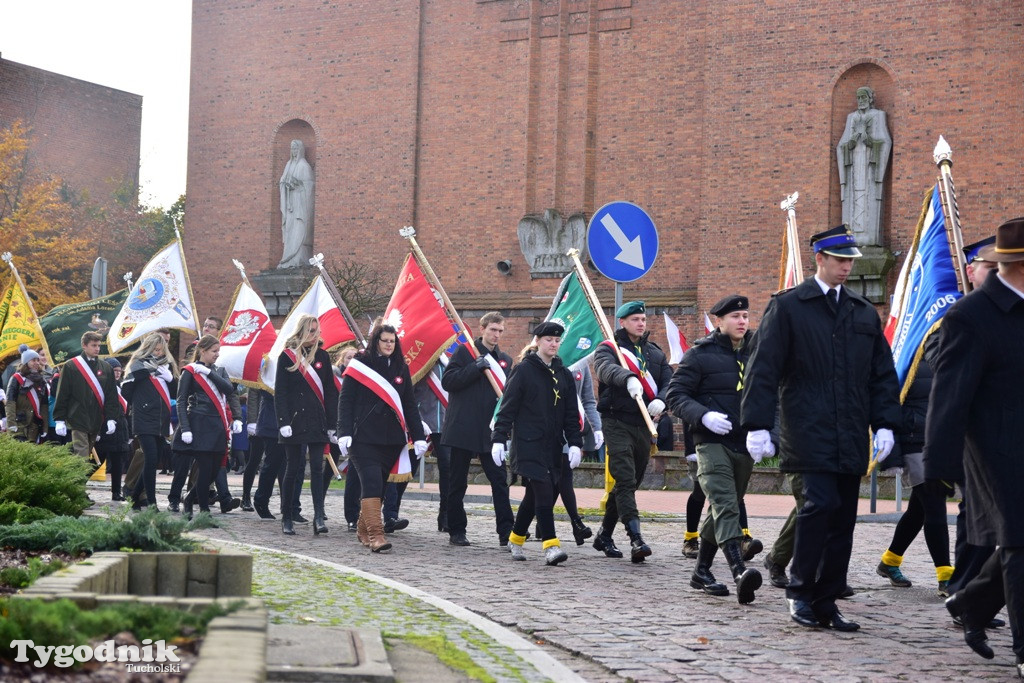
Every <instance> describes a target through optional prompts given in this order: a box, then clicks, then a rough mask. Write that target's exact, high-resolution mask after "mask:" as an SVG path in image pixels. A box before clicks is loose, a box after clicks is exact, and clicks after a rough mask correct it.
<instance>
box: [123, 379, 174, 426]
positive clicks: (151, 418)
mask: <svg viewBox="0 0 1024 683" xmlns="http://www.w3.org/2000/svg"><path fill="white" fill-rule="evenodd" d="M130 370H131V374H130V375H129V376H130V377H131V380H130V381H127V382H124V383H123V384H122V385H121V389H122V393H123V394H124V400H125V401H127V402H128V407H129V414H130V415H131V430H132V434H133V435H135V436H138V435H140V434H152V435H155V436H160V437H165V436H167V435H168V434H169V433H170V428H171V409H170V408H169V407H168V406H167V404H166V403H164V400H163V398H161V396H160V392H159V391H158V390H157V388H156V387H155V386H153V381H152V380H151V379H150V377H155V376H156V372H154V371H152V370H148V369H146V368H144V367H142V366H141V364H132V366H131V368H130ZM177 391H178V385H177V380H171V382H170V383H169V385H168V395H169V396H174V395H176V394H177Z"/></svg>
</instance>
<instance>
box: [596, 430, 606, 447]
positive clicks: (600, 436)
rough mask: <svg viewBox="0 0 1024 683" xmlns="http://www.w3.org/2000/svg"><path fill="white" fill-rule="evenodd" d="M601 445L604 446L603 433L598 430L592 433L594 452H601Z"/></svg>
mask: <svg viewBox="0 0 1024 683" xmlns="http://www.w3.org/2000/svg"><path fill="white" fill-rule="evenodd" d="M603 445H604V432H602V431H601V430H600V429H598V430H597V431H596V432H594V450H595V451H599V450H601V446H603Z"/></svg>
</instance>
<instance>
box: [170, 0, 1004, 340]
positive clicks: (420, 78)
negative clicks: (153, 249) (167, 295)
mask: <svg viewBox="0 0 1024 683" xmlns="http://www.w3.org/2000/svg"><path fill="white" fill-rule="evenodd" d="M1022 23H1024V5H1022V4H1021V3H1019V2H1004V1H1002V0H987V1H980V2H973V3H958V2H950V1H948V0H947V1H943V2H940V1H928V0H924V1H916V2H907V1H903V0H895V1H893V0H887V1H884V2H883V1H880V0H863V1H861V2H856V3H853V2H845V1H840V0H831V1H829V2H816V3H807V2H794V1H784V2H775V3H765V2H760V1H758V2H715V1H712V0H689V1H687V2H662V1H660V0H658V1H655V0H421V1H420V2H380V1H379V0H363V1H362V2H358V1H352V2H344V3H325V2H320V1H319V0H316V1H314V0H290V1H289V2H285V3H245V4H235V3H225V2H215V1H214V0H194V3H193V43H192V92H191V112H190V134H189V173H188V191H187V196H188V204H187V209H186V211H187V216H188V218H187V220H188V230H187V237H186V246H187V250H188V257H189V268H190V271H191V274H192V279H193V285H194V288H195V290H196V294H197V296H198V299H199V305H200V310H202V311H210V310H217V311H220V310H223V309H224V308H226V306H227V304H228V301H229V296H230V292H231V290H232V288H233V287H234V285H235V283H236V282H237V274H236V271H235V270H234V268H232V266H231V262H230V259H231V258H232V257H236V258H241V259H243V260H244V261H245V262H246V265H247V267H248V268H249V271H250V272H256V271H259V270H263V269H266V268H270V267H272V266H273V265H276V263H277V260H278V258H279V256H280V249H281V246H280V227H279V226H280V215H279V213H278V206H277V181H278V178H279V177H280V174H281V171H282V168H283V160H284V158H286V155H287V145H288V142H289V139H290V136H289V135H288V134H283V131H286V130H287V129H288V128H291V129H293V130H303V124H302V122H305V124H308V126H306V127H305V129H306V130H307V131H308V135H309V138H310V139H306V138H305V137H304V138H303V139H304V141H305V142H306V144H307V148H308V149H309V150H311V153H310V155H309V157H308V158H309V160H310V162H311V163H313V164H314V165H315V169H316V173H317V188H316V219H315V225H316V250H317V251H323V252H324V253H325V254H326V255H327V256H328V257H331V256H336V257H344V258H350V259H351V258H358V259H365V260H366V261H367V262H370V263H372V264H374V265H375V266H376V267H379V268H381V269H384V270H387V271H388V272H394V273H396V274H397V272H398V269H399V267H400V264H401V262H402V257H403V255H404V253H405V251H406V244H405V243H404V242H403V240H402V239H401V238H400V237H399V236H398V229H399V228H400V227H402V226H404V225H410V224H411V225H415V226H416V228H417V230H418V232H419V237H420V243H421V245H422V246H423V248H424V251H425V252H426V253H427V255H428V256H429V258H430V260H431V263H432V264H433V266H434V268H435V270H436V271H437V272H438V274H439V275H440V276H441V278H442V280H443V282H444V285H445V287H446V289H447V291H448V293H449V294H450V295H451V297H452V299H453V300H454V301H455V303H456V305H458V306H459V308H460V310H463V311H465V312H468V313H469V316H468V317H467V321H469V320H471V319H472V318H473V317H474V314H476V313H478V312H480V311H482V310H484V309H488V308H492V307H493V308H500V309H503V310H505V311H506V312H510V311H511V312H512V313H513V316H518V317H514V318H513V320H511V321H510V324H509V326H508V327H509V333H508V334H507V337H508V342H507V343H506V344H505V346H507V347H508V348H511V349H513V350H515V349H518V347H519V345H521V343H523V342H525V340H526V338H527V329H528V326H527V321H528V320H533V319H536V318H535V315H536V314H537V313H539V312H542V311H543V310H545V309H546V307H547V304H548V302H549V301H550V296H551V294H552V293H553V291H554V288H555V285H556V281H555V280H550V279H537V280H531V279H530V276H529V268H528V267H527V264H526V262H525V259H524V258H523V256H522V253H521V252H520V249H519V244H518V239H517V236H516V227H517V224H518V222H519V219H520V218H521V217H522V216H523V215H524V214H526V213H538V214H539V213H542V212H543V211H544V210H545V209H557V210H558V211H560V212H561V214H562V215H563V216H568V215H570V214H573V213H576V212H580V211H582V212H584V213H585V214H586V215H587V216H590V215H591V214H592V213H593V212H594V211H595V210H596V209H597V208H599V207H600V206H601V205H602V204H604V203H606V202H608V201H613V200H618V199H625V200H630V201H633V202H635V203H637V204H639V205H640V206H642V207H644V208H645V209H646V210H647V211H648V212H649V213H650V214H651V215H652V216H653V217H654V220H655V221H656V223H657V225H658V229H659V235H660V239H661V246H660V254H659V256H658V260H657V263H656V264H655V266H654V268H653V269H652V271H651V272H650V274H649V275H648V276H647V277H645V278H644V279H642V280H640V281H638V282H636V283H633V284H629V285H627V286H626V297H627V298H637V297H645V298H647V299H648V300H649V301H651V302H654V304H655V305H654V310H651V311H649V312H650V313H655V312H657V313H660V310H661V309H662V308H663V307H664V306H669V307H670V309H669V310H670V312H671V313H672V314H673V315H674V317H675V318H676V320H677V322H678V323H679V324H680V326H681V327H682V328H683V330H684V332H685V333H686V334H687V335H688V336H689V337H691V338H692V337H695V336H697V335H698V331H699V330H700V329H701V325H700V320H699V319H700V317H701V316H700V311H703V310H705V309H706V308H707V307H708V306H710V305H711V304H712V303H713V302H714V301H716V300H717V299H719V298H720V297H721V296H722V295H723V294H726V293H729V292H733V291H735V292H740V293H746V294H748V295H749V296H750V297H751V304H752V309H753V312H754V317H755V318H757V317H759V315H760V313H761V311H763V308H764V306H765V304H766V302H767V300H768V296H769V294H770V292H771V291H773V290H774V289H775V287H776V283H777V280H778V268H779V259H780V250H781V239H782V234H783V230H784V226H785V216H784V214H783V213H782V211H780V210H779V202H780V201H781V200H782V199H784V198H785V197H786V195H787V194H790V193H792V192H794V191H799V192H800V195H801V200H800V203H799V205H798V209H797V216H798V222H799V225H800V231H801V235H802V241H803V243H804V245H806V240H807V237H808V236H809V235H810V234H811V233H812V232H816V231H818V230H820V229H824V228H826V227H829V226H832V225H835V224H837V223H838V222H840V220H841V206H840V202H839V190H838V179H837V176H838V172H837V170H836V163H835V145H836V143H837V141H838V139H839V137H840V135H841V134H842V131H843V126H844V123H845V118H846V115H847V113H848V112H850V111H851V110H853V109H854V108H855V104H856V103H855V95H854V91H855V90H856V88H857V87H858V86H860V85H863V84H868V85H871V86H872V87H874V89H875V90H876V93H877V99H876V107H878V108H880V109H883V110H884V111H886V112H887V114H888V120H889V128H890V132H891V134H892V137H893V150H894V152H893V156H892V159H891V160H890V164H889V171H888V176H889V177H888V179H887V192H888V198H887V201H888V204H887V209H886V211H885V216H884V219H883V221H884V225H883V233H884V235H885V242H886V244H887V245H888V246H889V248H890V249H892V250H894V251H904V250H906V249H907V247H908V246H909V243H910V240H911V237H912V230H913V227H914V225H915V223H916V220H917V217H918V213H919V211H920V207H921V201H922V198H923V193H924V192H925V190H926V189H927V188H928V187H929V185H930V184H931V183H932V182H933V181H934V178H935V176H936V169H935V166H934V164H933V162H932V160H931V153H932V148H933V146H934V145H935V142H936V141H937V139H938V136H939V134H943V135H944V136H945V137H946V139H947V140H948V141H949V142H950V144H951V145H952V146H953V149H954V161H955V166H954V171H953V172H954V177H955V178H956V181H957V189H958V194H959V201H960V210H961V215H962V216H963V222H964V227H965V237H966V238H967V239H969V240H971V239H977V238H980V237H981V236H983V235H984V234H991V232H993V231H994V228H995V226H996V225H997V224H998V223H999V222H1000V221H1001V220H1002V219H1004V218H1007V217H1011V216H1015V215H1017V214H1020V213H1022V207H1021V202H1020V192H1019V190H1018V189H1017V188H1018V187H1019V184H1020V178H1021V177H1022V172H1024V130H1022V128H1024V126H1022V121H1024V118H1022V110H1021V106H1020V103H1021V100H1022V98H1021V95H1022V84H1024V60H1022V59H1021V58H1020V55H1019V54H1018V53H1019V43H1020V40H1019V39H1020V26H1021V24H1022ZM296 120H298V121H296ZM289 122H291V123H289ZM211 247H213V248H211ZM803 249H804V264H805V268H806V269H807V270H808V271H810V270H811V269H812V261H811V258H810V254H809V249H808V248H807V247H806V246H804V247H803ZM503 259H509V260H511V261H512V263H513V269H512V274H511V276H509V277H504V276H500V275H498V273H497V271H496V270H495V262H497V261H499V260H503ZM599 280H603V279H601V278H595V284H596V285H597V286H598V289H599V291H600V292H602V293H603V294H604V295H605V296H606V299H605V302H606V304H607V305H608V306H610V305H611V294H610V292H611V287H610V285H609V284H608V283H607V282H606V281H604V282H601V281H599ZM651 317H652V318H654V317H655V316H651ZM656 320H657V324H656V327H657V328H658V329H659V330H660V327H661V325H660V315H658V316H657V319H656ZM652 322H653V321H652ZM471 324H472V323H471ZM655 334H656V335H661V332H660V331H656V333H655ZM658 338H659V339H660V338H663V336H659V337H658Z"/></svg>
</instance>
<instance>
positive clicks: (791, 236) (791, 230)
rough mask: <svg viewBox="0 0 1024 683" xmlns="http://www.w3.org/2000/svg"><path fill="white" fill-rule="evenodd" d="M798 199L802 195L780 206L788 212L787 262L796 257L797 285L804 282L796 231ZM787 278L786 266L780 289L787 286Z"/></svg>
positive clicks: (782, 274)
mask: <svg viewBox="0 0 1024 683" xmlns="http://www.w3.org/2000/svg"><path fill="white" fill-rule="evenodd" d="M798 199H800V193H799V192H794V193H793V194H791V195H789V196H788V197H786V198H785V199H784V200H783V201H782V203H781V204H779V208H780V209H782V210H783V211H785V212H786V245H787V249H786V252H785V256H786V261H787V262H788V261H789V255H790V253H792V254H794V255H795V257H796V258H795V259H794V260H795V263H794V264H793V265H794V268H793V283H794V284H797V285H798V284H800V283H801V282H803V281H804V264H803V262H802V260H801V258H800V238H799V236H798V234H797V229H796V202H797V200H798ZM785 277H786V270H785V266H783V270H782V273H781V274H780V275H779V281H780V284H779V289H783V288H784V287H785V286H786V283H785V282H784V281H783V280H784V279H785Z"/></svg>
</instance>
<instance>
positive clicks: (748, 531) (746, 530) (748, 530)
mask: <svg viewBox="0 0 1024 683" xmlns="http://www.w3.org/2000/svg"><path fill="white" fill-rule="evenodd" d="M743 535H744V536H746V537H747V538H753V536H752V535H751V533H750V529H744V530H743Z"/></svg>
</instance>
